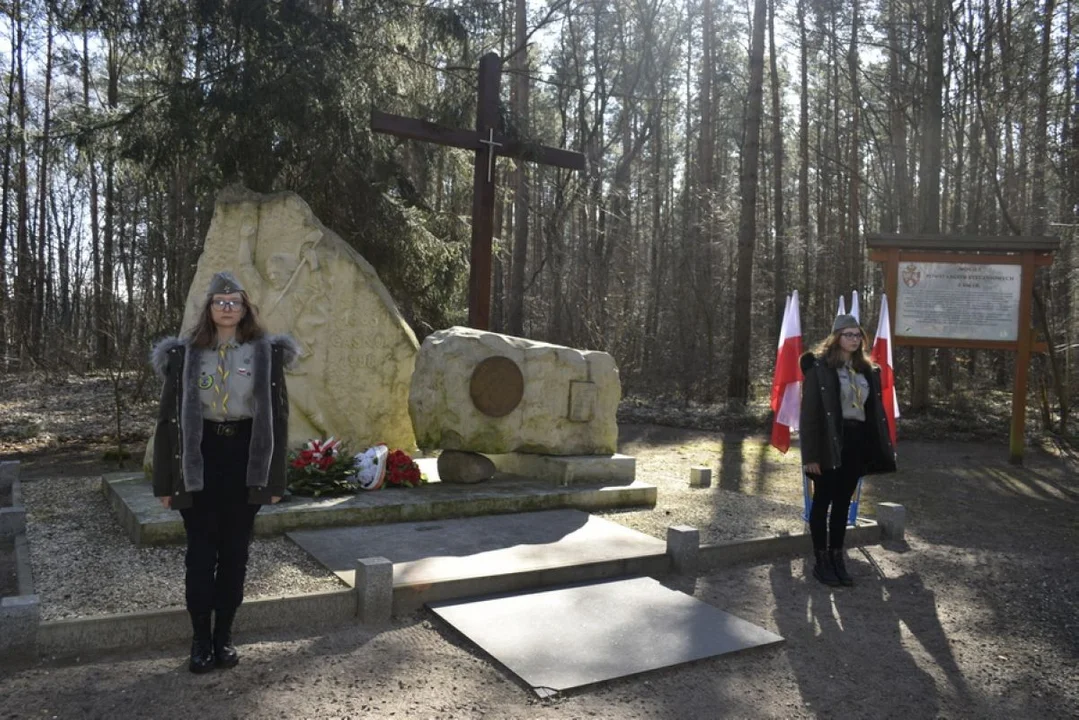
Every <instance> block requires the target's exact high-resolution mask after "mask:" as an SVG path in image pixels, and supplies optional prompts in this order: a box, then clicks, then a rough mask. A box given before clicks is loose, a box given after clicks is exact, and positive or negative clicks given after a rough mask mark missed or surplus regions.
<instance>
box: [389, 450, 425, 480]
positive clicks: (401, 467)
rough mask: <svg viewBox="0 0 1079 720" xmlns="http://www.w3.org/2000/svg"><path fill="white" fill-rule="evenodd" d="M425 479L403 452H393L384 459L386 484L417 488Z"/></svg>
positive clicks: (417, 467)
mask: <svg viewBox="0 0 1079 720" xmlns="http://www.w3.org/2000/svg"><path fill="white" fill-rule="evenodd" d="M424 480H425V478H424V477H423V474H422V473H421V472H420V466H419V465H417V464H416V461H415V460H413V459H412V458H411V457H409V455H408V453H406V452H405V451H403V450H394V451H392V452H391V453H390V455H389V457H388V458H386V484H387V485H393V486H395V487H418V486H420V485H423V483H424Z"/></svg>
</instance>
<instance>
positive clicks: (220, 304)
mask: <svg viewBox="0 0 1079 720" xmlns="http://www.w3.org/2000/svg"><path fill="white" fill-rule="evenodd" d="M213 306H214V307H215V308H217V309H218V310H239V309H241V308H243V306H244V301H243V300H214V301H213Z"/></svg>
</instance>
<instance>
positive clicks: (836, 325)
mask: <svg viewBox="0 0 1079 720" xmlns="http://www.w3.org/2000/svg"><path fill="white" fill-rule="evenodd" d="M847 328H858V329H859V330H861V329H862V326H861V325H859V324H858V321H857V320H855V319H854V316H853V315H836V316H835V322H833V323H832V332H834V333H837V332H839V331H840V330H846V329H847Z"/></svg>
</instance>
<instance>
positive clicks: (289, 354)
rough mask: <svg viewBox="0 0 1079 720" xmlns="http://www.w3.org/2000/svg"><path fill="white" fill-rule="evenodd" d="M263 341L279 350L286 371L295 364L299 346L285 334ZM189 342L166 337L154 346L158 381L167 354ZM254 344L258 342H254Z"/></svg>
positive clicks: (179, 338)
mask: <svg viewBox="0 0 1079 720" xmlns="http://www.w3.org/2000/svg"><path fill="white" fill-rule="evenodd" d="M263 339H264V340H265V341H266V342H268V343H269V344H270V345H271V346H274V347H279V348H281V358H282V360H283V361H284V365H285V369H286V370H287V369H289V368H291V367H292V365H293V363H295V362H296V358H298V357H299V356H300V344H299V343H298V342H296V340H295V339H293V337H292V336H291V335H289V334H287V333H281V334H279V335H265V336H263ZM189 341H190V338H186V337H184V338H181V337H167V338H165V339H163V340H160V341H158V342H157V343H155V344H154V347H153V349H152V350H150V364H151V365H152V366H153V368H154V372H155V373H157V376H158V377H159V378H160V379H162V380H164V379H165V369H166V368H167V367H168V365H169V353H170V352H172V351H173V350H176V349H177V348H182V347H186V346H187V343H188V342H189ZM255 342H258V341H257V340H256V341H255Z"/></svg>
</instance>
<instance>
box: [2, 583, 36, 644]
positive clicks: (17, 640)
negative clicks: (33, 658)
mask: <svg viewBox="0 0 1079 720" xmlns="http://www.w3.org/2000/svg"><path fill="white" fill-rule="evenodd" d="M40 620H41V599H40V598H39V597H38V596H37V595H17V596H15V597H6V598H2V599H0V655H8V654H13V655H17V654H30V653H33V652H35V650H36V647H37V628H38V623H39V622H40Z"/></svg>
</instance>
